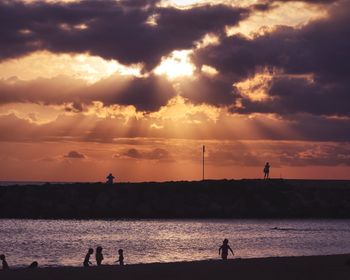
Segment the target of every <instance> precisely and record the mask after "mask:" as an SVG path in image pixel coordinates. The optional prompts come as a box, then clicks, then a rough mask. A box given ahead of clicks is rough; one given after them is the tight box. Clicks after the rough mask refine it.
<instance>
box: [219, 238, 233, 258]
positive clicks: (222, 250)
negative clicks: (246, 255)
mask: <svg viewBox="0 0 350 280" xmlns="http://www.w3.org/2000/svg"><path fill="white" fill-rule="evenodd" d="M228 250H230V251H231V253H232V256H233V255H234V253H233V251H232V249H231V247H230V246H229V245H228V239H226V238H225V239H224V241H223V242H222V245H221V246H220V248H219V256H220V255H221V258H222V259H223V260H227V256H228Z"/></svg>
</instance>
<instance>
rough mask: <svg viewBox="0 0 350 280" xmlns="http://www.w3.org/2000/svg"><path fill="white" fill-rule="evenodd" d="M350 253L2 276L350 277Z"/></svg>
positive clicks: (4, 275)
mask: <svg viewBox="0 0 350 280" xmlns="http://www.w3.org/2000/svg"><path fill="white" fill-rule="evenodd" d="M349 259H350V254H349V255H332V256H307V257H279V258H257V259H232V260H228V261H226V262H225V261H220V260H209V261H196V262H178V263H162V264H161V263H155V264H137V265H126V266H124V267H120V266H102V267H90V268H79V267H57V268H38V269H35V270H28V269H17V270H11V271H0V279H1V280H6V279H14V280H19V279H29V280H30V279H33V280H34V279H35V280H56V279H57V280H67V279H84V280H89V279H103V280H108V279H130V280H133V279H142V280H158V279H159V280H164V279H179V280H180V279H181V280H182V279H191V280H193V279H243V280H250V279H259V280H264V279H266V280H273V279H276V280H277V279H278V280H289V279H293V280H294V279H295V280H303V279H305V280H312V279H317V280H323V279H330V280H331V279H332V280H335V279H347V280H349V279H350V266H348V265H345V262H346V261H347V260H349Z"/></svg>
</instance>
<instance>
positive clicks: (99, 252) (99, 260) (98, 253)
mask: <svg viewBox="0 0 350 280" xmlns="http://www.w3.org/2000/svg"><path fill="white" fill-rule="evenodd" d="M95 257H96V263H97V265H98V266H100V265H101V264H102V261H103V254H102V247H101V246H98V247H97V248H96V256H95Z"/></svg>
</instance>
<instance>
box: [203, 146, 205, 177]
mask: <svg viewBox="0 0 350 280" xmlns="http://www.w3.org/2000/svg"><path fill="white" fill-rule="evenodd" d="M204 153H205V146H204V145H203V181H204Z"/></svg>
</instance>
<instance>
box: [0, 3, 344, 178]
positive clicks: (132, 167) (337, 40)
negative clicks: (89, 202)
mask: <svg viewBox="0 0 350 280" xmlns="http://www.w3.org/2000/svg"><path fill="white" fill-rule="evenodd" d="M0 26H1V27H0V38H1V40H0V131H1V134H0V142H1V144H0V180H14V181H21V180H24V181H90V182H98V181H104V180H105V177H106V176H107V175H108V174H109V173H113V175H115V176H116V177H117V181H123V182H127V181H130V182H139V181H170V180H200V179H201V177H202V146H203V145H205V147H206V150H205V177H206V178H207V179H222V178H227V179H232V178H234V179H239V178H261V177H262V176H263V166H264V164H265V163H266V162H269V163H270V165H271V171H270V176H271V177H273V178H306V179H350V79H349V77H350V52H349V49H350V1H348V0H338V1H337V0H333V1H332V0H327V1H326V0H309V1H307V0H304V1H303V0H300V1H288V0H287V1H274V0H264V1H259V0H240V1H238V0H216V1H215V0H212V1H206V0H183V1H181V0H137V1H135V0H103V1H102V0H101V1H92V0H82V1H74V0H56V1H55V0H50V1H39V0H25V1H20V0H2V1H0Z"/></svg>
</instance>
